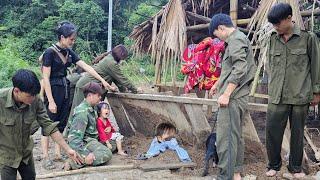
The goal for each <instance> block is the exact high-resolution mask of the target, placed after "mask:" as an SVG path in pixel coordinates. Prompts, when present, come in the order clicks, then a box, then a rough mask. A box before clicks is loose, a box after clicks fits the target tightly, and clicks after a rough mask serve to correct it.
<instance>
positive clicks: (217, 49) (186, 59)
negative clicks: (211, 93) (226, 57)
mask: <svg viewBox="0 0 320 180" xmlns="http://www.w3.org/2000/svg"><path fill="white" fill-rule="evenodd" d="M224 49H225V47H224V42H223V41H221V40H219V39H218V38H215V39H212V38H210V37H208V38H206V39H204V40H203V41H201V42H200V43H199V44H191V45H189V46H188V47H187V48H186V49H185V50H184V52H183V55H182V61H183V64H182V67H181V72H182V73H183V74H185V75H187V76H188V78H187V82H186V84H185V86H184V92H185V93H188V92H190V90H192V89H193V88H194V87H195V86H197V85H198V86H199V90H202V89H205V90H209V89H210V88H211V87H212V86H213V84H214V83H215V82H216V81H217V80H218V78H219V76H220V73H221V58H222V55H223V53H224Z"/></svg>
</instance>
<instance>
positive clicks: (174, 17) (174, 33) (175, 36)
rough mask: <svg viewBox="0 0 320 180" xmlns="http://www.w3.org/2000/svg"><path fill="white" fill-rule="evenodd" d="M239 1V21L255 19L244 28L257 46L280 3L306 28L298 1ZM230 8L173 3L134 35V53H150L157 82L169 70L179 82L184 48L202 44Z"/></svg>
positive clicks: (204, 2) (207, 2)
mask: <svg viewBox="0 0 320 180" xmlns="http://www.w3.org/2000/svg"><path fill="white" fill-rule="evenodd" d="M238 1H239V2H238V4H239V6H238V19H245V18H249V17H250V18H251V16H252V18H251V19H245V20H248V21H247V22H245V23H243V25H244V24H248V26H245V27H244V28H247V31H249V34H253V36H250V38H251V39H252V42H253V43H254V44H256V43H257V42H258V41H261V37H264V36H263V35H264V34H267V32H266V30H268V31H269V30H270V29H268V25H267V24H268V23H267V13H268V11H269V10H270V8H271V7H272V5H274V4H275V3H276V2H287V3H289V4H291V5H292V7H293V17H294V19H295V21H296V23H298V24H299V25H300V26H301V27H304V24H303V21H302V18H301V15H300V10H299V3H298V0H238ZM229 6H230V1H226V0H169V2H168V3H167V4H166V5H165V6H164V7H163V8H162V9H161V10H160V11H159V12H158V13H157V14H155V15H154V16H153V17H152V18H150V19H149V20H147V21H145V22H143V23H141V24H140V25H137V26H136V27H135V28H134V29H133V31H132V33H131V35H130V37H131V38H132V39H133V40H134V42H135V43H134V45H133V47H132V49H133V50H134V52H135V54H140V53H146V52H148V53H150V54H151V55H152V59H153V60H154V63H155V65H156V77H157V78H158V79H157V80H156V81H157V82H160V81H161V80H160V79H159V78H160V76H161V74H162V75H165V76H166V75H167V74H168V70H169V69H170V73H171V75H172V77H173V78H175V73H176V72H177V70H176V67H177V64H179V63H180V56H181V54H182V51H183V50H184V48H185V47H186V46H187V44H192V43H198V42H200V41H201V40H202V39H204V38H205V37H207V36H208V26H209V22H210V18H209V17H212V16H213V15H214V14H216V13H220V12H223V13H226V14H229ZM258 7H259V8H258ZM256 9H257V11H256ZM238 24H239V23H238ZM269 28H270V26H269ZM259 37H260V40H259V39H258V38H259ZM262 39H263V38H262ZM258 44H259V43H258ZM260 44H261V43H260ZM174 81H175V80H174V79H173V82H174Z"/></svg>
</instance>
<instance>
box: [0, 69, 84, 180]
mask: <svg viewBox="0 0 320 180" xmlns="http://www.w3.org/2000/svg"><path fill="white" fill-rule="evenodd" d="M12 83H13V87H11V88H4V89H0V173H1V178H0V179H3V180H16V179H17V171H19V173H20V175H21V178H22V179H24V180H32V179H35V177H36V172H35V168H34V160H33V155H32V149H33V144H34V143H33V140H32V138H31V137H30V134H31V126H32V124H33V122H34V121H37V122H38V124H39V125H40V127H41V128H42V129H43V133H44V134H45V135H46V136H51V138H52V139H53V140H54V141H55V142H57V143H58V144H59V145H60V146H61V147H62V148H63V149H64V150H65V151H66V152H67V154H68V156H69V157H70V158H71V159H73V160H75V161H76V162H77V163H81V158H80V156H79V155H78V154H77V153H76V152H75V151H74V150H73V149H71V148H70V147H69V146H68V144H67V143H66V142H65V141H64V139H63V137H62V135H61V134H60V132H59V131H58V128H57V124H58V122H56V123H53V122H52V121H51V120H50V119H49V117H48V115H47V112H46V109H45V106H44V104H43V102H42V100H41V99H40V98H39V96H37V94H39V92H40V82H39V80H38V78H37V76H36V75H35V73H34V72H32V71H30V70H25V69H20V70H18V71H17V72H16V73H15V75H14V76H13V77H12Z"/></svg>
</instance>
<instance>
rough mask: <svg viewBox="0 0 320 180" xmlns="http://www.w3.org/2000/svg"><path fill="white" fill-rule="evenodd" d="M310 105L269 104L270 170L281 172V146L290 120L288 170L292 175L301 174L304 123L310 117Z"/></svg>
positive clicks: (268, 143)
mask: <svg viewBox="0 0 320 180" xmlns="http://www.w3.org/2000/svg"><path fill="white" fill-rule="evenodd" d="M308 106H309V105H308V104H305V105H288V104H271V103H269V104H268V110H267V123H266V148H267V154H268V159H269V163H268V169H273V170H276V171H279V170H280V168H281V146H282V140H283V134H284V131H285V128H286V126H287V121H288V118H289V123H290V129H291V137H290V156H289V165H288V170H289V171H290V172H291V173H298V172H301V164H302V158H303V146H304V145H303V138H304V133H303V132H304V123H305V120H306V118H307V116H308Z"/></svg>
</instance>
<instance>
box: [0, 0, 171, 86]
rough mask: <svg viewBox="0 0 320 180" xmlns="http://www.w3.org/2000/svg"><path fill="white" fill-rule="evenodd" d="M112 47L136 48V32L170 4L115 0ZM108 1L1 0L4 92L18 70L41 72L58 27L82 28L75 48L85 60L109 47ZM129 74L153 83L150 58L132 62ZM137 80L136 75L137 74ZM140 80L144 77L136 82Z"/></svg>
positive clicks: (127, 66) (0, 57) (163, 0)
mask: <svg viewBox="0 0 320 180" xmlns="http://www.w3.org/2000/svg"><path fill="white" fill-rule="evenodd" d="M113 3H114V4H113V32H112V37H113V39H112V44H113V46H114V45H117V44H120V43H122V44H125V45H127V46H129V45H130V41H129V40H128V35H129V34H130V32H131V31H132V28H133V27H134V26H135V25H137V24H139V23H141V22H143V21H145V20H147V19H148V18H150V17H151V16H152V15H153V14H154V13H156V12H157V11H159V10H160V9H161V7H162V6H163V5H165V4H166V3H167V0H130V1H128V0H114V2H113ZM108 8H109V7H108V1H106V0H1V1H0V88H1V87H7V86H11V76H12V74H13V73H15V71H16V70H17V69H20V68H28V69H32V70H34V71H35V72H36V73H37V74H38V75H39V74H40V72H39V70H40V68H39V64H38V62H37V61H38V57H39V56H40V55H41V53H42V52H43V51H44V50H45V49H46V48H48V47H49V46H50V45H51V44H52V43H55V42H56V41H57V37H56V35H55V33H54V29H55V27H56V26H57V23H58V22H60V21H63V20H68V21H71V22H73V23H74V24H76V26H77V27H78V29H79V31H78V37H77V41H76V44H75V46H74V47H73V49H74V50H75V51H76V52H77V53H78V54H79V55H80V57H81V59H83V60H85V61H86V62H90V61H91V59H92V58H93V57H94V56H96V55H97V54H100V53H101V52H104V51H106V49H107V36H108V34H107V27H108ZM122 68H123V70H124V73H125V74H126V75H128V77H129V78H130V79H131V80H134V81H135V82H139V81H142V80H143V79H146V78H144V76H147V77H148V78H149V79H152V77H153V74H154V68H153V65H151V60H150V57H149V56H147V55H146V56H143V57H139V58H133V57H132V58H130V59H129V60H128V61H127V62H126V63H124V65H123V67H122ZM133 74H134V75H135V76H134V75H133ZM136 77H138V78H136Z"/></svg>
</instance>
